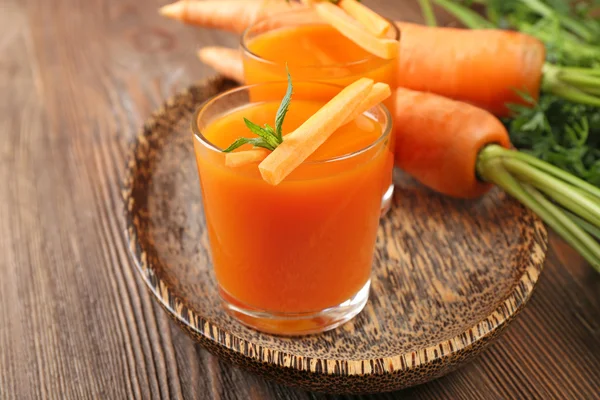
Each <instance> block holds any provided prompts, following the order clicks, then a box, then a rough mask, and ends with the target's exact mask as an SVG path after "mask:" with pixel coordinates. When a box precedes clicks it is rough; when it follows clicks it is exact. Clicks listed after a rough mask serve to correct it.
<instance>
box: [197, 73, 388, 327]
mask: <svg viewBox="0 0 600 400" xmlns="http://www.w3.org/2000/svg"><path fill="white" fill-rule="evenodd" d="M310 85H312V86H314V85H315V84H314V83H311V84H310ZM260 87H262V88H263V89H265V90H267V91H269V92H272V93H273V94H274V95H273V100H271V101H268V100H266V101H261V102H256V103H254V102H252V101H251V100H250V98H251V96H250V93H251V89H252V88H248V87H242V88H237V89H234V90H232V91H230V92H227V93H225V94H223V95H220V96H219V97H217V98H215V99H213V100H212V101H211V102H209V103H208V104H206V105H205V106H204V107H202V108H201V109H200V110H199V112H198V116H197V119H196V121H194V122H193V124H192V125H193V127H194V131H195V138H194V146H195V153H196V160H197V164H198V171H199V177H200V182H201V187H202V196H203V203H204V212H205V217H206V226H207V231H208V237H209V241H210V245H211V254H212V262H213V266H214V272H215V276H216V279H217V281H218V285H219V288H220V293H221V296H222V298H223V303H224V305H225V307H226V309H228V310H229V311H230V312H231V313H232V314H234V316H236V317H237V318H238V319H240V320H241V321H242V322H244V323H246V324H248V325H250V326H253V327H255V328H257V329H260V330H263V331H268V332H274V333H278V334H301V333H310V332H318V331H323V330H326V329H330V328H333V327H335V326H337V325H339V324H340V323H342V322H344V321H346V320H348V319H350V318H352V317H353V316H354V315H356V314H357V313H358V312H359V311H360V310H361V309H362V307H363V306H364V304H365V303H366V300H367V298H368V288H369V282H370V279H369V276H370V272H371V264H372V261H373V254H374V248H375V240H376V235H377V229H378V221H379V215H380V203H381V191H382V186H383V179H382V177H383V176H385V175H386V174H389V173H390V172H391V169H392V165H393V158H392V157H393V155H392V151H391V147H390V141H389V132H390V130H391V127H390V121H389V114H388V113H387V111H386V109H385V108H384V107H382V106H378V107H375V108H373V109H372V110H371V111H370V112H369V113H368V114H367V113H365V114H363V115H362V116H359V117H358V118H357V119H355V120H354V121H352V122H350V123H348V124H346V125H344V126H342V127H341V128H340V129H338V130H337V131H336V132H335V133H333V135H332V136H331V137H330V138H329V139H328V140H327V141H325V143H324V144H323V145H321V146H320V147H319V148H318V149H317V151H316V152H315V153H313V154H312V155H311V156H310V157H309V158H308V159H307V160H306V161H305V162H304V163H303V164H301V165H300V166H299V167H298V168H297V169H295V170H294V171H293V172H292V173H291V174H290V175H289V176H288V177H287V178H285V179H284V181H283V182H281V183H280V184H278V185H277V186H272V185H270V184H268V183H266V182H265V181H264V180H263V179H262V177H261V175H260V172H259V170H258V167H257V165H258V164H257V163H253V164H248V165H244V166H240V167H229V166H226V165H225V161H224V158H225V155H224V153H222V152H221V151H220V149H224V148H226V147H227V146H228V145H229V144H230V143H232V142H233V141H234V140H235V139H237V138H238V137H240V136H247V134H248V128H247V127H246V126H245V124H244V120H243V118H248V119H249V120H251V121H253V122H254V123H256V124H258V125H260V126H263V124H265V123H269V124H270V123H272V121H273V120H274V119H275V115H276V112H277V109H278V106H279V102H280V100H281V98H282V96H283V93H284V92H285V85H283V84H279V83H271V84H265V85H259V86H255V87H254V89H255V90H256V89H257V88H260ZM327 90H329V91H331V86H329V89H327V88H323V93H325V92H327ZM310 92H311V91H310V90H309V91H307V90H302V84H296V85H295V88H294V97H293V101H292V104H291V107H290V109H289V112H288V113H287V116H286V117H285V121H284V123H283V132H284V135H285V134H286V133H289V132H292V131H293V130H294V129H296V128H297V127H298V126H300V125H301V124H302V123H303V122H304V121H305V120H307V119H308V118H309V117H310V116H311V115H313V114H314V113H315V112H316V111H317V110H318V109H319V108H321V107H322V106H323V105H324V104H325V102H326V101H324V100H314V99H313V97H311V96H310ZM262 93H263V94H264V93H266V92H264V91H263V92H262ZM303 93H305V94H306V95H305V96H303V95H302V94H303ZM284 140H285V136H284ZM245 146H248V148H250V147H251V146H249V145H245ZM242 149H244V148H242Z"/></svg>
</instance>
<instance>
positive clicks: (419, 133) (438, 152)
mask: <svg viewBox="0 0 600 400" xmlns="http://www.w3.org/2000/svg"><path fill="white" fill-rule="evenodd" d="M395 96H396V104H397V109H398V110H399V111H398V112H396V113H395V114H394V126H395V127H396V148H395V162H396V165H397V166H398V167H400V169H402V170H404V171H405V172H407V173H409V174H410V175H412V176H413V177H415V178H417V179H418V180H419V181H421V182H422V183H424V184H425V185H427V186H429V187H430V188H432V189H434V190H436V191H438V192H441V193H444V194H447V195H450V196H453V197H461V198H474V197H479V196H481V195H482V194H483V193H485V192H487V191H488V190H489V189H490V187H491V185H490V184H489V183H484V182H483V181H481V180H480V179H479V178H478V177H477V174H476V172H475V166H476V165H477V157H478V155H479V151H480V150H481V149H482V148H483V147H484V146H485V145H487V144H491V143H496V144H499V145H501V146H502V147H506V148H508V147H509V146H510V139H509V137H508V132H507V131H506V129H505V128H504V126H503V125H502V123H501V122H500V121H498V119H497V118H494V117H493V116H492V115H491V114H490V113H489V112H487V111H485V110H483V109H481V108H478V107H474V106H471V105H468V104H465V103H461V102H457V101H451V100H449V99H446V98H444V97H441V96H436V95H433V94H429V93H423V92H416V91H413V90H408V89H403V88H398V89H397V91H396V94H395ZM400 110H401V111H400Z"/></svg>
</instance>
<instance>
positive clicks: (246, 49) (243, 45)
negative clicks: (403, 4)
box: [240, 9, 401, 69]
mask: <svg viewBox="0 0 600 400" xmlns="http://www.w3.org/2000/svg"><path fill="white" fill-rule="evenodd" d="M308 11H312V10H311V9H300V10H292V11H283V12H279V13H276V14H273V15H270V16H266V17H263V18H260V19H258V20H256V21H254V22H253V23H252V24H251V25H250V26H248V27H247V28H246V29H244V31H243V32H242V36H241V39H240V47H241V48H242V51H243V52H244V54H246V55H248V56H249V57H251V58H253V59H255V60H256V61H259V62H261V63H264V64H269V65H274V66H278V65H281V66H282V65H284V63H280V62H277V61H273V60H268V59H266V58H263V57H261V56H259V55H258V54H256V53H254V52H253V51H252V50H250V48H249V47H248V45H247V37H248V35H249V34H250V32H251V30H252V29H253V28H255V27H256V26H257V25H258V24H260V23H263V22H265V21H268V20H270V19H272V18H276V17H278V16H282V15H283V16H285V15H293V14H298V13H306V12H308ZM382 18H383V19H385V20H386V21H388V22H389V23H390V25H391V26H392V29H393V30H394V32H395V35H394V38H393V39H392V40H395V41H397V42H400V36H401V31H400V28H399V27H398V26H397V25H396V24H395V23H394V21H392V20H391V19H389V18H386V17H382ZM297 25H303V24H297ZM374 59H377V60H382V59H381V58H379V57H377V56H376V55H373V54H370V55H369V56H368V57H365V58H363V59H360V60H356V61H350V62H346V63H338V64H329V65H297V66H295V68H305V69H313V68H315V69H316V68H320V69H328V68H343V67H353V66H357V65H361V64H366V63H368V62H370V61H372V60H374ZM396 59H398V57H396V58H394V59H392V60H385V61H393V60H396Z"/></svg>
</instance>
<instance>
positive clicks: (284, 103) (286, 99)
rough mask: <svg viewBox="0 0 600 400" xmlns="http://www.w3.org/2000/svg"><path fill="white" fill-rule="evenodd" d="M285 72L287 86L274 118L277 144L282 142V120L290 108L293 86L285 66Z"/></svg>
mask: <svg viewBox="0 0 600 400" xmlns="http://www.w3.org/2000/svg"><path fill="white" fill-rule="evenodd" d="M285 69H286V72H287V81H288V86H287V90H286V92H285V96H283V100H281V104H280V105H279V109H278V110H277V115H276V116H275V132H276V136H277V139H278V140H279V143H281V142H282V141H283V133H282V131H281V127H282V126H283V120H284V119H285V115H286V114H287V112H288V109H289V107H290V102H291V100H292V92H293V90H294V85H293V84H292V76H291V75H290V71H289V70H288V68H287V65H286V66H285Z"/></svg>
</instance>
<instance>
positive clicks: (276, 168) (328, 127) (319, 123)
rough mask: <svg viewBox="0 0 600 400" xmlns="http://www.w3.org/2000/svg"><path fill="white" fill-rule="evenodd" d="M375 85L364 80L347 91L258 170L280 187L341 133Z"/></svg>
mask: <svg viewBox="0 0 600 400" xmlns="http://www.w3.org/2000/svg"><path fill="white" fill-rule="evenodd" d="M373 84H374V82H373V81H372V80H371V79H367V78H361V79H359V80H357V81H356V82H354V83H353V84H351V85H349V86H348V87H346V88H344V89H343V90H342V91H341V92H340V93H339V94H338V95H336V96H335V97H334V98H333V99H331V100H330V101H329V102H328V103H327V104H325V105H324V106H323V107H321V109H319V110H318V111H317V112H316V113H315V114H314V115H312V116H311V117H310V118H309V119H308V120H306V121H305V122H304V123H303V124H302V125H300V127H298V129H296V130H295V131H294V132H292V133H290V134H289V135H287V136H286V137H285V140H284V141H283V142H282V143H281V144H279V145H278V146H277V147H276V148H275V150H273V151H272V152H271V154H269V155H268V156H267V158H265V159H264V161H263V162H261V163H260V164H259V166H258V169H259V170H260V174H261V175H262V177H263V179H264V180H265V181H266V182H267V183H269V184H271V185H278V184H279V183H280V182H281V181H282V180H283V179H285V178H286V177H287V176H288V175H289V174H290V173H291V172H292V171H293V170H294V169H296V168H297V167H298V166H299V165H300V164H302V162H304V160H306V159H307V158H308V157H309V156H310V155H311V154H312V153H313V152H314V151H315V150H316V149H317V148H318V147H319V146H321V145H322V144H323V143H324V142H325V141H326V140H327V139H328V138H329V136H331V135H332V134H333V132H335V130H336V129H338V128H339V127H340V126H342V124H343V123H344V121H345V120H346V118H348V116H350V115H352V113H353V112H354V110H355V109H356V108H358V106H359V105H360V103H361V101H362V99H363V98H364V97H365V96H367V95H368V94H369V92H370V91H371V89H372V88H373Z"/></svg>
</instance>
